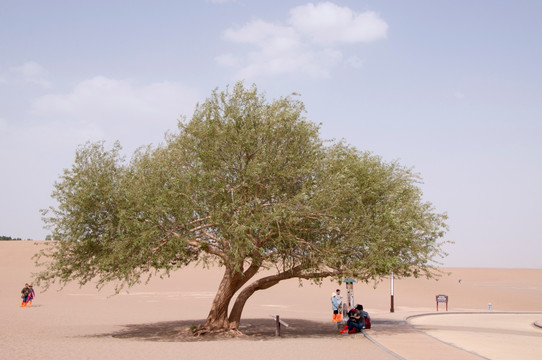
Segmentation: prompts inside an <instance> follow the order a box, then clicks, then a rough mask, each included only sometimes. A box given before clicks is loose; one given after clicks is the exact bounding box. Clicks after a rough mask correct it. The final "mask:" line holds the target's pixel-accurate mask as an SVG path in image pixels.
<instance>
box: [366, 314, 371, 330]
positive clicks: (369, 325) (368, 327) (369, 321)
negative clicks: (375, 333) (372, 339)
mask: <svg viewBox="0 0 542 360" xmlns="http://www.w3.org/2000/svg"><path fill="white" fill-rule="evenodd" d="M370 328H371V318H370V317H369V316H367V317H366V318H365V329H370Z"/></svg>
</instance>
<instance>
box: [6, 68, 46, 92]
mask: <svg viewBox="0 0 542 360" xmlns="http://www.w3.org/2000/svg"><path fill="white" fill-rule="evenodd" d="M9 72H10V73H11V74H14V75H15V76H16V77H18V78H20V79H21V80H22V81H23V82H24V83H26V84H31V85H37V86H40V87H42V88H45V89H50V88H51V87H52V83H51V82H50V81H49V79H48V76H47V73H46V71H45V70H44V68H43V66H41V65H40V64H38V63H37V62H35V61H27V62H25V63H23V64H22V65H20V66H14V67H12V68H10V69H9Z"/></svg>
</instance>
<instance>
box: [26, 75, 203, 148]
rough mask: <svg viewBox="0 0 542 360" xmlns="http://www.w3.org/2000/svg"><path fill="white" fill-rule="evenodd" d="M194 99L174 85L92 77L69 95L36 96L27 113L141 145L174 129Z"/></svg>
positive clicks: (90, 136)
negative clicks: (29, 111)
mask: <svg viewBox="0 0 542 360" xmlns="http://www.w3.org/2000/svg"><path fill="white" fill-rule="evenodd" d="M196 101H197V93H196V92H195V91H194V90H192V89H189V88H187V87H184V86H182V85H181V84H178V83H173V82H157V83H151V84H137V83H134V82H131V81H128V80H117V79H110V78H106V77H103V76H96V77H94V78H91V79H88V80H84V81H82V82H80V83H79V84H77V85H76V86H75V87H74V88H73V90H72V91H70V92H68V93H65V94H47V95H43V96H41V97H39V98H37V99H36V100H35V101H34V102H33V105H32V108H31V114H32V116H33V117H38V118H41V119H55V120H56V121H58V120H62V121H64V122H65V123H66V124H69V126H71V127H77V128H80V129H85V131H88V133H89V134H88V135H89V138H96V137H98V138H101V139H107V140H117V139H120V140H125V141H126V142H127V143H129V145H133V146H139V145H145V144H148V143H149V142H151V141H153V140H156V139H157V138H158V137H160V138H161V135H162V134H163V133H164V132H165V131H166V130H171V129H172V128H174V127H175V125H176V121H177V119H179V117H180V115H182V114H186V115H189V114H190V113H191V112H192V111H193V109H194V105H195V103H196Z"/></svg>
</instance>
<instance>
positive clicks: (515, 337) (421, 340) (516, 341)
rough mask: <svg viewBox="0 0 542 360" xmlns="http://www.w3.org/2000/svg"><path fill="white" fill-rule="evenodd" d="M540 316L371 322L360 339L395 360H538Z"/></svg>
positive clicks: (495, 315)
mask: <svg viewBox="0 0 542 360" xmlns="http://www.w3.org/2000/svg"><path fill="white" fill-rule="evenodd" d="M540 314H541V313H440V314H436V313H434V314H421V315H416V316H411V317H408V318H407V319H406V320H399V319H393V318H392V319H382V320H378V319H375V320H374V326H373V328H372V329H370V330H366V331H365V336H366V337H367V338H368V339H369V340H370V341H372V342H374V343H375V344H377V346H379V347H380V348H382V349H383V350H384V351H386V352H388V353H389V354H391V355H393V356H394V357H395V358H397V359H416V360H418V359H419V360H424V359H431V360H433V359H435V358H438V359H439V360H446V359H466V360H469V359H477V360H479V359H492V360H499V359H541V358H542V355H541V354H542V329H541V328H538V327H536V326H535V325H534V323H535V322H536V321H537V319H539V318H540Z"/></svg>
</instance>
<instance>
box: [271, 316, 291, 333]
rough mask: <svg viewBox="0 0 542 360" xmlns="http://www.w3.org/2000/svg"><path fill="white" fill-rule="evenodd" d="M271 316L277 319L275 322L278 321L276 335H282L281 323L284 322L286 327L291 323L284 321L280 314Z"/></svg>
mask: <svg viewBox="0 0 542 360" xmlns="http://www.w3.org/2000/svg"><path fill="white" fill-rule="evenodd" d="M269 316H270V317H272V318H273V319H275V322H276V327H275V336H280V325H281V324H282V325H284V326H286V327H288V326H289V325H288V324H287V323H286V322H284V321H282V320H281V319H280V317H279V316H278V315H269Z"/></svg>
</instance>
